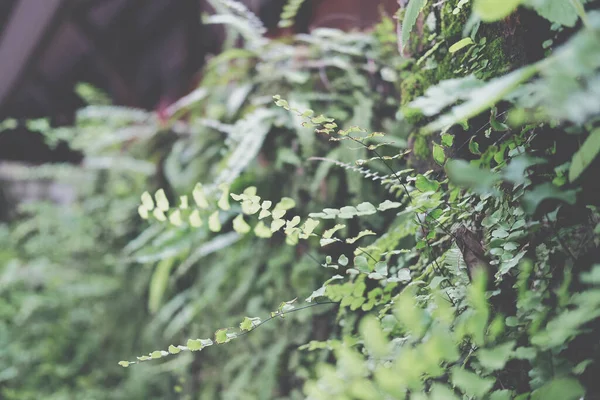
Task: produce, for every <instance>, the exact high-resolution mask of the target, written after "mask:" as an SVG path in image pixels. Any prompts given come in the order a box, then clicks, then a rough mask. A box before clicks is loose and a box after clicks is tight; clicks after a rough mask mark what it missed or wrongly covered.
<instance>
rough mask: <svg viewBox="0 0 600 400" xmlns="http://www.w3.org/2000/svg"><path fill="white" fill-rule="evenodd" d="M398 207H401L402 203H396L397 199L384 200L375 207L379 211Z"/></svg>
mask: <svg viewBox="0 0 600 400" xmlns="http://www.w3.org/2000/svg"><path fill="white" fill-rule="evenodd" d="M399 207H402V203H398V202H397V201H390V200H385V201H384V202H383V203H381V204H379V207H377V209H378V210H379V211H386V210H391V209H393V208H399Z"/></svg>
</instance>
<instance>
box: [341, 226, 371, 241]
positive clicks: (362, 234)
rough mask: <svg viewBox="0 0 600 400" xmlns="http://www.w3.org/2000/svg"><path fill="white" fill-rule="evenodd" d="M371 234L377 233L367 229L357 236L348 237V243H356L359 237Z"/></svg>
mask: <svg viewBox="0 0 600 400" xmlns="http://www.w3.org/2000/svg"><path fill="white" fill-rule="evenodd" d="M371 235H375V232H373V231H371V230H369V229H366V230H364V231H361V232H359V233H358V235H356V236H355V237H353V238H349V239H346V243H349V244H352V243H355V242H356V241H357V240H358V239H360V238H362V237H365V236H371Z"/></svg>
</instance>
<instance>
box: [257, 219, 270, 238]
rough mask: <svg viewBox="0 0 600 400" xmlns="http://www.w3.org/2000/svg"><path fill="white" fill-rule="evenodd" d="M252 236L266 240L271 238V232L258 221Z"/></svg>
mask: <svg viewBox="0 0 600 400" xmlns="http://www.w3.org/2000/svg"><path fill="white" fill-rule="evenodd" d="M254 234H255V235H256V236H257V237H259V238H263V239H268V238H270V237H271V236H273V232H271V230H270V229H269V228H268V227H267V226H266V225H265V223H264V222H262V221H259V222H258V224H256V226H255V227H254Z"/></svg>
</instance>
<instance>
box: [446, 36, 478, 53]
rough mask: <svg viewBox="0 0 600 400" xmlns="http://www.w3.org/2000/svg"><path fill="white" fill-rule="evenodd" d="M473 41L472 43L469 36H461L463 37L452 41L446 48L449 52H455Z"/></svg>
mask: <svg viewBox="0 0 600 400" xmlns="http://www.w3.org/2000/svg"><path fill="white" fill-rule="evenodd" d="M473 43H474V42H473V39H471V38H470V37H466V38H463V39H461V40H459V41H458V42H456V43H454V44H453V45H452V46H450V48H449V49H448V51H449V52H450V53H456V52H457V51H459V50H460V49H463V48H465V47H467V46H470V45H472V44H473Z"/></svg>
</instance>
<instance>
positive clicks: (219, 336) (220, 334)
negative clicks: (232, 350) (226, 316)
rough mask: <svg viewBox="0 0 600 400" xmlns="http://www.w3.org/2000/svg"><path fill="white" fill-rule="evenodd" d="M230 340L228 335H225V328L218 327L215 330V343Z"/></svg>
mask: <svg viewBox="0 0 600 400" xmlns="http://www.w3.org/2000/svg"><path fill="white" fill-rule="evenodd" d="M230 340H231V338H230V336H229V335H227V329H226V328H225V329H219V330H218V331H216V332H215V343H217V344H223V343H227V342H229V341H230Z"/></svg>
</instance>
